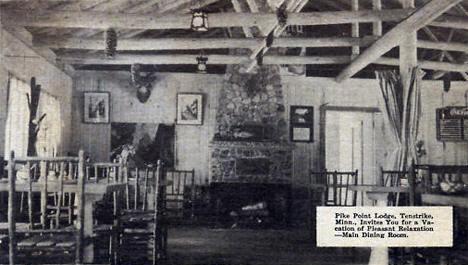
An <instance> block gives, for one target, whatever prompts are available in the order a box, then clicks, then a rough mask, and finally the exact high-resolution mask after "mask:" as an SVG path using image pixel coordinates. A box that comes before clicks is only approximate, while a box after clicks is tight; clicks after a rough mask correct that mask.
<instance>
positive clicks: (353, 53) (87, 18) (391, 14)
mask: <svg viewBox="0 0 468 265" xmlns="http://www.w3.org/2000/svg"><path fill="white" fill-rule="evenodd" d="M408 3H410V4H408ZM280 7H283V8H285V9H286V14H287V19H286V22H287V25H281V24H280V23H279V20H278V16H277V13H278V12H277V10H278V9H279V8H280ZM194 8H201V9H202V10H204V11H205V12H206V13H207V14H208V22H209V29H208V31H206V32H195V31H193V30H191V29H190V21H191V17H192V15H191V9H194ZM0 11H1V13H0V18H1V23H2V27H3V28H4V29H5V30H7V31H9V32H10V33H12V34H13V35H15V36H16V37H18V38H20V39H22V41H24V42H25V43H27V44H28V45H30V46H31V47H32V48H33V49H34V50H35V51H36V52H37V53H39V54H40V55H41V56H43V57H45V58H46V59H47V60H49V61H50V62H52V63H54V64H57V65H58V66H59V67H61V68H62V69H65V70H66V71H73V69H89V70H129V69H130V65H132V64H135V63H139V64H144V65H145V68H144V69H145V70H146V71H176V72H177V71H188V72H192V71H196V63H197V60H196V57H197V56H199V54H200V53H201V52H202V53H203V54H204V55H205V56H206V57H207V58H208V62H207V63H208V71H209V72H213V73H215V72H222V71H223V69H224V66H225V65H228V64H242V65H244V66H245V69H246V70H247V71H249V70H251V69H252V68H253V67H254V66H255V65H257V64H258V63H259V60H257V58H259V57H261V58H262V60H261V61H262V62H263V64H281V65H285V64H298V65H306V66H307V69H308V71H307V73H308V74H309V75H317V76H334V77H337V80H338V81H341V80H344V79H347V78H349V77H351V76H360V77H364V76H371V75H372V76H373V71H374V70H375V69H379V68H395V67H398V66H399V64H400V63H399V59H398V56H399V49H398V46H399V45H400V42H401V41H402V38H403V36H406V35H410V33H411V32H414V31H415V30H416V31H417V42H416V45H417V60H418V65H420V66H421V67H422V68H424V69H426V70H428V71H429V73H430V74H429V75H428V76H429V77H431V78H434V79H436V78H441V77H443V76H446V77H447V76H450V77H451V78H452V79H458V80H468V76H467V74H466V73H467V72H468V1H467V0H465V1H462V0H419V1H413V0H140V1H136V0H81V1H80V0H78V1H77V0H75V1H71V0H41V1H20V0H0ZM109 28H113V29H115V30H116V32H117V36H118V37H117V48H116V49H117V54H116V56H115V57H114V58H107V57H106V56H105V52H104V51H105V48H106V41H105V37H104V36H105V31H106V30H107V29H109ZM271 40H272V41H271ZM447 73H451V74H450V75H448V74H447Z"/></svg>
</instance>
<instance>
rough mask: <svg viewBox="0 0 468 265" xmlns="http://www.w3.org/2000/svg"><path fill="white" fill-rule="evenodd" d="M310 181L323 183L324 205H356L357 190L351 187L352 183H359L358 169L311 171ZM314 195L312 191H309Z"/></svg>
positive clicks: (310, 194)
mask: <svg viewBox="0 0 468 265" xmlns="http://www.w3.org/2000/svg"><path fill="white" fill-rule="evenodd" d="M309 183H311V185H313V184H323V185H324V188H323V190H322V191H321V193H322V196H321V197H322V199H321V201H322V202H321V204H322V205H329V206H332V205H335V206H355V205H356V202H357V192H356V191H354V190H351V189H350V186H351V185H357V183H358V171H357V170H356V171H344V172H339V171H336V170H335V171H326V170H325V171H322V172H311V174H310V180H309ZM309 196H310V197H312V196H313V194H312V192H309Z"/></svg>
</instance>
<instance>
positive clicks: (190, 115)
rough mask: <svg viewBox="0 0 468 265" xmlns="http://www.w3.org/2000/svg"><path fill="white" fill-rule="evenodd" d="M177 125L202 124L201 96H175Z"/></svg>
mask: <svg viewBox="0 0 468 265" xmlns="http://www.w3.org/2000/svg"><path fill="white" fill-rule="evenodd" d="M176 119H177V124H186V125H201V124H202V123H203V95H202V94H199V93H179V94H177V117H176Z"/></svg>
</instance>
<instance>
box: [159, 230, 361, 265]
mask: <svg viewBox="0 0 468 265" xmlns="http://www.w3.org/2000/svg"><path fill="white" fill-rule="evenodd" d="M368 260H369V250H368V249H364V248H360V249H357V248H354V249H351V248H316V247H314V246H313V243H312V242H311V240H310V237H309V232H308V231H307V230H302V229H287V230H267V229H213V228H207V227H195V228H194V227H173V228H171V229H170V230H169V241H168V260H167V264H207V265H208V264H243V265H248V264H259V265H260V264H262V265H265V264H304V265H305V264H307V265H312V264H367V262H368Z"/></svg>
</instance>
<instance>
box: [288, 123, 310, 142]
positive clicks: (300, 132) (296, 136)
mask: <svg viewBox="0 0 468 265" xmlns="http://www.w3.org/2000/svg"><path fill="white" fill-rule="evenodd" d="M290 136H291V141H293V142H313V129H312V126H294V125H291V132H290Z"/></svg>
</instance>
